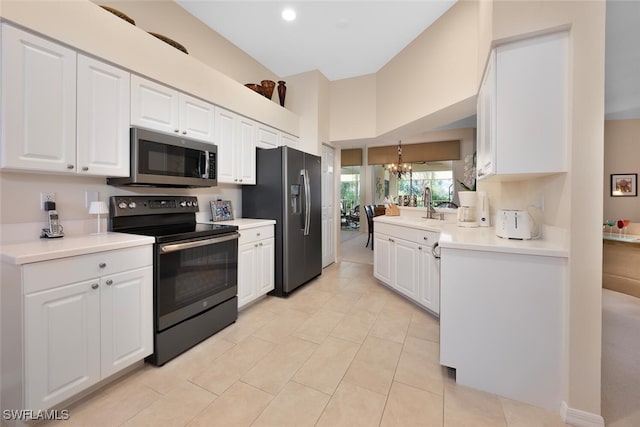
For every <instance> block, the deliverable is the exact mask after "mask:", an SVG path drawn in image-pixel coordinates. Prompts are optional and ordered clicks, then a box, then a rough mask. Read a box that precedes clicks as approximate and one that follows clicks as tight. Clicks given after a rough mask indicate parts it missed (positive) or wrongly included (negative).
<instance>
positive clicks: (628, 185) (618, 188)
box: [611, 173, 638, 197]
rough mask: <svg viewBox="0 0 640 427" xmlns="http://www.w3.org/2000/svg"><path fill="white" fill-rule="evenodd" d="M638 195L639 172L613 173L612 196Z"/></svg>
mask: <svg viewBox="0 0 640 427" xmlns="http://www.w3.org/2000/svg"><path fill="white" fill-rule="evenodd" d="M637 195H638V174H637V173H624V174H611V196H612V197H635V196H637Z"/></svg>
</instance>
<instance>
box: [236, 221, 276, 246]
mask: <svg viewBox="0 0 640 427" xmlns="http://www.w3.org/2000/svg"><path fill="white" fill-rule="evenodd" d="M273 228H274V227H273V225H265V226H262V227H255V228H247V229H246V230H240V240H239V241H238V244H240V245H242V244H244V243H251V242H255V241H257V240H263V239H268V238H270V237H273V236H274V231H273Z"/></svg>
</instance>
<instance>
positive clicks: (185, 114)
mask: <svg viewBox="0 0 640 427" xmlns="http://www.w3.org/2000/svg"><path fill="white" fill-rule="evenodd" d="M214 123H215V107H214V105H213V104H209V103H208V102H205V101H202V100H200V99H197V98H194V97H192V96H189V95H186V94H184V93H181V94H180V134H181V135H184V136H187V137H189V138H193V139H198V140H201V141H204V142H210V143H213V142H214V141H215V135H214V127H215V126H214Z"/></svg>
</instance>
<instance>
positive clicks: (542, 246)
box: [374, 215, 569, 258]
mask: <svg viewBox="0 0 640 427" xmlns="http://www.w3.org/2000/svg"><path fill="white" fill-rule="evenodd" d="M374 221H376V222H383V223H386V224H393V225H399V226H404V227H410V228H416V229H419V230H427V231H436V232H440V240H439V241H438V244H439V245H440V247H441V248H453V249H467V250H476V251H485V252H503V253H512V254H522V255H539V256H551V257H561V258H566V257H568V256H569V251H568V249H567V247H566V245H565V244H563V241H564V240H563V237H562V232H561V231H559V230H557V229H554V228H553V227H545V229H544V231H543V233H542V234H543V238H541V239H535V240H512V239H503V238H501V237H498V236H496V230H495V228H494V227H477V228H464V227H458V226H457V225H456V224H455V223H452V222H447V221H441V220H436V219H422V218H420V217H416V216H403V215H400V216H387V215H382V216H377V217H375V218H374Z"/></svg>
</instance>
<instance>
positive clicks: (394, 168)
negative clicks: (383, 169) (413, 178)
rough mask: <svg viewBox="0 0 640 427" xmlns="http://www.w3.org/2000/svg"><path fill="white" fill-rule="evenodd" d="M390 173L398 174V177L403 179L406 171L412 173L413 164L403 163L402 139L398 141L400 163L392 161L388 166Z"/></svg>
mask: <svg viewBox="0 0 640 427" xmlns="http://www.w3.org/2000/svg"><path fill="white" fill-rule="evenodd" d="M387 168H388V169H389V173H392V174H394V175H397V176H398V179H402V177H403V176H404V174H405V173H407V172H408V173H411V164H406V163H402V141H401V140H400V141H398V164H397V165H396V164H395V163H391V164H390V165H389V166H388V167H387Z"/></svg>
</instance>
